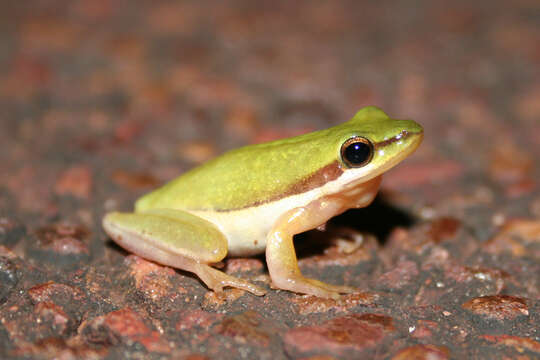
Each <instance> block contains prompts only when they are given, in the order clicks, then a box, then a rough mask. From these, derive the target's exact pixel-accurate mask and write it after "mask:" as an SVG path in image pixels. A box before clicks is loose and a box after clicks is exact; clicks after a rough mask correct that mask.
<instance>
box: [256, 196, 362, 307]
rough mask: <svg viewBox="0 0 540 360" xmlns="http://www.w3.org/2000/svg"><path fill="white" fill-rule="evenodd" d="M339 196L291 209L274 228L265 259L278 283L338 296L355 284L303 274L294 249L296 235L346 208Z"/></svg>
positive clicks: (281, 285)
mask: <svg viewBox="0 0 540 360" xmlns="http://www.w3.org/2000/svg"><path fill="white" fill-rule="evenodd" d="M344 209H345V208H344V206H343V201H342V199H339V198H324V199H320V200H318V201H314V202H312V203H310V204H308V205H307V206H305V207H300V208H295V209H292V210H290V211H288V212H286V213H285V214H283V215H282V216H281V217H280V218H279V220H278V221H277V223H276V224H275V225H274V228H273V229H272V231H271V232H270V233H269V234H268V241H267V244H266V262H267V264H268V271H269V272H270V277H271V278H272V282H273V283H274V285H275V286H277V287H279V288H280V289H285V290H290V291H294V292H298V293H302V294H309V295H315V296H319V297H323V298H334V299H337V298H339V294H340V293H352V292H354V291H355V289H354V288H351V287H348V286H336V285H330V284H326V283H323V282H321V281H319V280H315V279H309V278H306V277H304V276H303V275H302V273H301V272H300V269H299V268H298V261H297V259H296V253H295V251H294V244H293V236H294V235H295V234H298V233H301V232H304V231H307V230H310V229H314V228H316V227H317V226H319V225H321V224H324V223H325V222H326V221H327V220H328V219H330V218H331V217H333V216H335V215H337V214H340V213H341V212H342V211H343V210H344Z"/></svg>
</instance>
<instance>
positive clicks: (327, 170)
mask: <svg viewBox="0 0 540 360" xmlns="http://www.w3.org/2000/svg"><path fill="white" fill-rule="evenodd" d="M341 174H343V168H342V167H341V163H340V162H339V161H338V160H336V161H334V162H332V163H330V164H328V165H326V166H325V167H323V168H321V169H320V170H317V171H316V172H315V173H313V174H311V175H310V176H309V177H308V178H306V179H304V180H302V181H300V182H298V183H296V184H293V185H291V186H290V187H289V188H288V189H287V190H286V191H284V192H283V193H282V194H279V195H277V196H275V197H270V198H268V199H265V200H261V201H257V202H254V203H251V204H249V205H246V206H245V207H243V208H237V209H228V210H220V209H216V211H218V212H227V211H235V210H241V209H245V208H248V207H251V206H258V205H263V204H266V203H269V202H271V201H277V200H281V199H283V198H284V197H287V196H291V195H297V194H302V193H305V192H308V191H310V190H313V189H315V188H317V187H320V186H323V185H324V184H326V183H327V182H330V181H332V180H335V179H337V178H338V177H340V176H341Z"/></svg>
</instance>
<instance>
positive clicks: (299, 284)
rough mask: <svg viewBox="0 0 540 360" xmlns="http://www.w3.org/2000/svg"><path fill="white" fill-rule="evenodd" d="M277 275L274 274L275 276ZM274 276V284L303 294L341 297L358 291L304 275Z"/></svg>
mask: <svg viewBox="0 0 540 360" xmlns="http://www.w3.org/2000/svg"><path fill="white" fill-rule="evenodd" d="M275 277H276V276H275V275H274V278H275ZM274 278H272V282H273V283H274V285H276V286H277V287H279V288H280V289H285V290H290V291H294V292H297V293H301V294H308V295H315V296H318V297H322V298H331V299H339V297H340V294H350V293H354V292H358V290H357V289H355V288H353V287H350V286H339V285H332V284H327V283H324V282H322V281H319V280H316V279H310V278H306V277H303V276H301V275H300V276H296V277H292V278H291V277H289V278H287V277H283V278H281V277H279V276H278V277H277V278H276V279H274Z"/></svg>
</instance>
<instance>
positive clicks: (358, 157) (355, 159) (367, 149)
mask: <svg viewBox="0 0 540 360" xmlns="http://www.w3.org/2000/svg"><path fill="white" fill-rule="evenodd" d="M343 156H344V157H345V159H347V161H348V162H349V163H350V164H351V165H361V164H363V163H364V162H365V161H366V160H367V159H369V157H370V156H371V146H369V145H368V144H366V143H364V142H361V141H359V142H356V143H353V144H350V145H349V146H347V148H346V149H345V152H344V154H343Z"/></svg>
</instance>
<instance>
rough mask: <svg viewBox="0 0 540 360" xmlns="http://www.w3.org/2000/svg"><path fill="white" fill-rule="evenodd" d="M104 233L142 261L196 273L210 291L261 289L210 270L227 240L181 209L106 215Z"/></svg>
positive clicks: (212, 226) (221, 257)
mask: <svg viewBox="0 0 540 360" xmlns="http://www.w3.org/2000/svg"><path fill="white" fill-rule="evenodd" d="M103 227H104V229H105V231H106V232H107V234H109V236H110V237H111V238H112V239H113V240H114V241H115V242H116V243H118V244H119V245H121V246H122V247H123V248H125V249H127V250H129V251H131V252H133V253H135V254H137V255H140V256H142V257H144V258H146V259H149V260H152V261H155V262H158V263H161V264H164V265H168V266H172V267H175V268H178V269H181V270H186V271H190V272H193V273H195V274H197V275H198V276H199V277H200V278H201V280H202V281H203V282H204V283H205V284H206V285H207V286H208V287H209V288H211V289H213V290H216V291H220V290H222V288H223V287H224V286H232V287H237V288H241V289H244V290H247V291H251V292H253V293H255V294H257V295H261V294H262V293H264V292H263V290H262V289H260V288H258V287H255V286H254V285H252V284H250V283H249V282H247V281H244V280H241V279H237V278H234V277H232V276H229V275H227V274H225V273H223V272H221V271H219V270H216V269H214V268H212V267H210V266H209V265H208V264H209V263H215V262H218V261H220V260H221V259H223V258H224V257H225V255H226V254H227V239H226V238H225V236H224V235H223V234H222V233H221V232H220V231H219V230H218V229H217V228H216V227H215V226H214V225H213V224H212V223H210V222H208V221H206V220H204V219H202V218H200V217H197V216H195V215H192V214H189V213H187V212H185V211H181V210H170V209H159V210H152V211H148V212H144V213H117V212H115V213H109V214H107V215H106V216H105V218H104V219H103Z"/></svg>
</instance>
